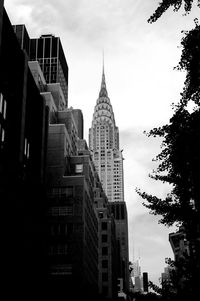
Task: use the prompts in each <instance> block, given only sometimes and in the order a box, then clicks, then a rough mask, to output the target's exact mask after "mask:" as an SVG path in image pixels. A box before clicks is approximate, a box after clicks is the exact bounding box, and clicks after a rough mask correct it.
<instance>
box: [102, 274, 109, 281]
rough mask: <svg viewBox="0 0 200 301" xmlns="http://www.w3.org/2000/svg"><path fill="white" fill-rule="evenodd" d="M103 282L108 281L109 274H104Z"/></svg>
mask: <svg viewBox="0 0 200 301" xmlns="http://www.w3.org/2000/svg"><path fill="white" fill-rule="evenodd" d="M102 281H108V273H102Z"/></svg>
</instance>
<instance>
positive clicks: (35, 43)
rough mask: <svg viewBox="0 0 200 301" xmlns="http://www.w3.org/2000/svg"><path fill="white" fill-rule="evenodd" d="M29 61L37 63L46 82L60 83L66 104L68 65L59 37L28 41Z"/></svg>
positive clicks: (45, 36) (43, 37)
mask: <svg viewBox="0 0 200 301" xmlns="http://www.w3.org/2000/svg"><path fill="white" fill-rule="evenodd" d="M30 60H36V61H38V62H39V64H40V67H41V69H42V72H43V74H44V77H45V80H46V82H47V83H48V84H49V83H60V85H61V88H62V91H63V94H64V96H65V102H66V107H67V104H68V65H67V61H66V59H65V54H64V51H63V48H62V44H61V41H60V38H59V37H55V36H53V35H51V34H50V35H42V36H41V37H40V38H39V39H38V38H37V39H31V40H30Z"/></svg>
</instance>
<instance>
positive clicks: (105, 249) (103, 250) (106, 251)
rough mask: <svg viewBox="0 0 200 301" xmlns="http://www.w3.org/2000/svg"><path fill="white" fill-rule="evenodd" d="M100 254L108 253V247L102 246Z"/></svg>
mask: <svg viewBox="0 0 200 301" xmlns="http://www.w3.org/2000/svg"><path fill="white" fill-rule="evenodd" d="M102 255H108V247H102Z"/></svg>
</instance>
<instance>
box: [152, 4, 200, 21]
mask: <svg viewBox="0 0 200 301" xmlns="http://www.w3.org/2000/svg"><path fill="white" fill-rule="evenodd" d="M193 2H194V1H193V0H162V2H160V3H159V6H158V7H157V9H156V10H155V12H154V13H153V15H152V16H151V17H150V18H149V19H148V22H149V23H153V22H155V21H157V20H158V19H159V18H160V17H161V16H162V14H163V13H164V12H165V11H166V10H167V9H168V8H169V7H171V6H172V7H173V9H174V11H178V10H179V9H180V8H181V6H182V5H184V10H185V13H186V14H188V13H189V12H190V11H191V8H192V4H193ZM197 6H198V7H200V0H197Z"/></svg>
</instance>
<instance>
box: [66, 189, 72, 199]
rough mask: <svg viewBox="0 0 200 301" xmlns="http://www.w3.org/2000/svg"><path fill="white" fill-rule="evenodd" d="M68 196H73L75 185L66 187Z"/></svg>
mask: <svg viewBox="0 0 200 301" xmlns="http://www.w3.org/2000/svg"><path fill="white" fill-rule="evenodd" d="M66 197H73V186H68V187H66Z"/></svg>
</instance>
